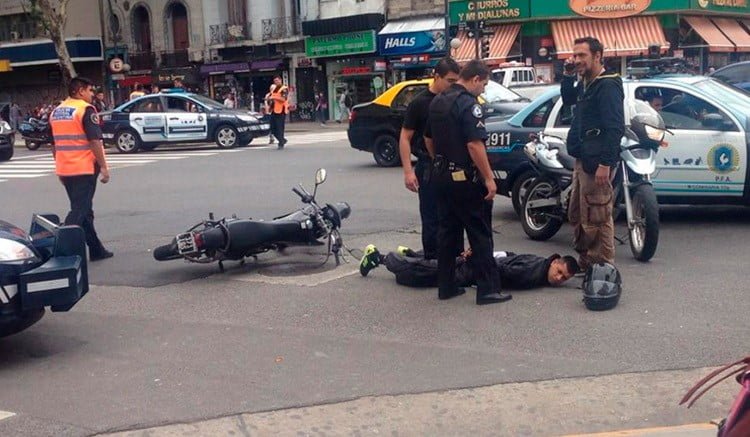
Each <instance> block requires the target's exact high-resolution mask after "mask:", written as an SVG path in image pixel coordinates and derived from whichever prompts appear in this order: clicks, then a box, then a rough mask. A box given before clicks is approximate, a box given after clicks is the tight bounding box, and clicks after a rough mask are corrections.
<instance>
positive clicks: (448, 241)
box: [425, 60, 511, 305]
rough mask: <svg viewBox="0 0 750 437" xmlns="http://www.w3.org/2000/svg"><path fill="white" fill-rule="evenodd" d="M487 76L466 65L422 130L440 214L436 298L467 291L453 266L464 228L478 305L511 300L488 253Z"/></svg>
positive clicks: (478, 64)
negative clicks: (480, 98)
mask: <svg viewBox="0 0 750 437" xmlns="http://www.w3.org/2000/svg"><path fill="white" fill-rule="evenodd" d="M489 75H490V71H489V69H488V68H487V66H486V65H484V63H483V62H482V61H479V60H474V61H470V62H469V63H468V64H466V66H464V68H463V69H462V70H461V73H460V75H459V79H458V82H457V83H455V84H454V85H452V86H451V87H450V88H449V89H448V90H446V91H445V92H443V93H442V94H440V95H438V96H437V97H435V98H434V99H433V101H432V103H431V104H430V113H429V117H428V123H427V127H426V129H425V146H426V147H427V150H428V152H429V153H430V156H432V157H433V159H434V161H433V178H434V183H435V187H436V189H437V194H438V197H437V201H438V215H439V217H440V229H439V231H438V270H439V271H438V298H440V299H442V300H445V299H450V298H452V297H456V296H459V295H461V294H464V293H465V290H464V289H463V288H459V287H458V285H457V283H456V274H455V271H456V268H455V266H456V256H457V255H458V253H456V248H457V247H458V245H457V244H456V242H457V241H461V240H462V239H463V232H464V230H466V235H467V236H468V238H469V244H470V245H471V248H472V250H473V253H474V254H473V256H472V257H471V260H470V262H471V263H473V270H474V272H475V275H476V284H477V298H476V303H477V305H487V304H492V303H499V302H505V301H507V300H510V299H511V295H509V294H506V293H501V292H500V279H499V277H498V276H497V271H496V269H495V260H494V258H493V257H492V252H493V249H494V243H493V241H492V200H493V199H494V197H495V192H496V191H497V186H496V185H495V180H494V178H493V176H492V170H491V169H490V163H489V160H488V159H487V151H486V149H485V145H484V141H485V140H486V139H487V131H486V130H485V125H484V111H483V110H482V106H481V105H480V104H478V103H477V96H479V95H480V94H481V93H483V92H484V88H485V86H486V85H487V81H488V80H489Z"/></svg>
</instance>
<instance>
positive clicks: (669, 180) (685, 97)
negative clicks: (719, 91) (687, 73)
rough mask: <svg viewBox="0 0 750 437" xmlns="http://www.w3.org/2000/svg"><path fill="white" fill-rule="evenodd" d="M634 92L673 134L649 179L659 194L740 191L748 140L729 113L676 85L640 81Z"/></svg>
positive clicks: (724, 194) (725, 194) (735, 194)
mask: <svg viewBox="0 0 750 437" xmlns="http://www.w3.org/2000/svg"><path fill="white" fill-rule="evenodd" d="M634 94H635V97H636V98H639V99H642V100H646V101H648V102H649V103H650V104H651V106H652V107H654V108H655V109H657V111H658V112H659V114H661V116H662V118H663V119H664V123H665V124H666V126H667V129H669V130H670V131H672V133H673V134H674V135H669V134H668V135H667V137H666V138H665V140H666V141H667V142H668V143H669V147H666V148H664V147H662V148H661V149H660V150H659V152H658V153H657V155H656V172H655V173H654V174H653V175H652V181H653V183H654V188H655V190H656V194H657V195H658V196H660V197H695V196H701V197H705V196H712V197H713V196H722V197H739V196H742V194H743V190H744V185H745V168H746V166H747V146H746V143H745V141H746V140H745V134H744V132H743V131H742V129H741V128H740V124H739V123H738V122H737V120H735V119H734V117H732V116H731V115H730V114H729V113H727V112H726V111H723V110H722V109H720V108H719V107H718V106H717V105H715V104H713V103H712V102H709V101H707V99H705V98H704V97H702V96H700V95H699V94H694V93H692V92H691V90H690V89H689V88H685V89H683V88H682V87H679V86H677V85H661V84H659V85H652V84H649V85H646V84H643V85H639V86H637V87H635V88H634Z"/></svg>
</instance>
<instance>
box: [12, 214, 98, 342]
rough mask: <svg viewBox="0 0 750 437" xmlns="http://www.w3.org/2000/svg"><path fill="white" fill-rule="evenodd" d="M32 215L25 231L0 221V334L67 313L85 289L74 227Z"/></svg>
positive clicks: (82, 248) (82, 253)
mask: <svg viewBox="0 0 750 437" xmlns="http://www.w3.org/2000/svg"><path fill="white" fill-rule="evenodd" d="M59 223H60V220H59V218H58V217H57V216H55V215H52V214H35V215H34V216H33V218H32V224H31V229H30V231H29V233H28V234H27V233H26V232H25V231H23V230H22V229H20V228H18V227H16V226H14V225H12V224H10V223H8V222H4V221H0V337H5V336H8V335H11V334H15V333H18V332H21V331H23V330H24V329H26V328H28V327H30V326H31V325H33V324H34V323H36V322H38V321H39V319H41V318H42V316H43V315H44V312H45V308H46V307H49V308H50V309H51V310H52V312H64V311H69V310H70V309H71V308H72V307H73V306H74V305H75V304H76V303H77V302H78V301H79V300H80V299H81V298H82V297H83V296H84V295H85V294H86V293H87V292H88V291H89V284H88V270H87V264H86V240H85V237H84V234H83V230H82V229H81V228H80V227H78V226H61V225H60V224H59Z"/></svg>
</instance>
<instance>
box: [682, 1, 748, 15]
mask: <svg viewBox="0 0 750 437" xmlns="http://www.w3.org/2000/svg"><path fill="white" fill-rule="evenodd" d="M748 5H750V1H748V0H690V7H691V9H698V10H703V11H713V12H726V13H740V14H747V13H750V7H748Z"/></svg>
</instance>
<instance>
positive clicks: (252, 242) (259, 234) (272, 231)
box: [227, 220, 302, 248]
mask: <svg viewBox="0 0 750 437" xmlns="http://www.w3.org/2000/svg"><path fill="white" fill-rule="evenodd" d="M227 226H228V227H229V234H230V235H231V238H232V239H231V243H230V245H231V247H232V248H234V247H252V246H257V245H262V244H266V243H274V242H278V241H285V240H288V239H290V237H292V236H295V235H298V234H299V233H300V231H301V230H302V229H301V226H300V224H299V223H298V222H294V221H284V220H278V221H271V222H261V221H254V220H237V221H232V222H229V223H227Z"/></svg>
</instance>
